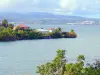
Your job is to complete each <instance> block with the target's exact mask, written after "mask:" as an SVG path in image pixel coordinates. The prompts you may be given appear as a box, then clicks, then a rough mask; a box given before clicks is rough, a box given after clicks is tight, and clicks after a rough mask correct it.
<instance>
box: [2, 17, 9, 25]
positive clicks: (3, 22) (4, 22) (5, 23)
mask: <svg viewBox="0 0 100 75" xmlns="http://www.w3.org/2000/svg"><path fill="white" fill-rule="evenodd" d="M2 26H4V27H8V21H7V20H6V19H4V20H3V21H2Z"/></svg>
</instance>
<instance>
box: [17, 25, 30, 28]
mask: <svg viewBox="0 0 100 75" xmlns="http://www.w3.org/2000/svg"><path fill="white" fill-rule="evenodd" d="M18 26H19V27H21V28H29V27H28V26H25V25H24V24H20V25H18Z"/></svg>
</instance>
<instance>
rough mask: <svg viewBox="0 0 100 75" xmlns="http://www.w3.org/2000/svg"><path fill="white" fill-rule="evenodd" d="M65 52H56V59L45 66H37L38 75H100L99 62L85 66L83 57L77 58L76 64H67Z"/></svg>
mask: <svg viewBox="0 0 100 75" xmlns="http://www.w3.org/2000/svg"><path fill="white" fill-rule="evenodd" d="M65 53H66V51H65V50H57V55H56V57H55V58H54V59H53V60H52V61H51V62H47V63H46V64H43V65H40V66H38V67H37V68H38V70H37V73H39V75H100V61H99V60H97V61H96V62H95V63H94V64H93V65H92V64H87V65H86V66H84V65H85V63H84V62H85V57H84V55H80V56H78V58H77V61H76V63H67V59H66V57H65Z"/></svg>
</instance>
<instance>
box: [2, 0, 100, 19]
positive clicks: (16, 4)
mask: <svg viewBox="0 0 100 75" xmlns="http://www.w3.org/2000/svg"><path fill="white" fill-rule="evenodd" d="M0 11H1V12H21V13H22V12H24V13H27V12H49V13H54V14H63V15H78V16H87V17H100V15H99V14H100V0H0Z"/></svg>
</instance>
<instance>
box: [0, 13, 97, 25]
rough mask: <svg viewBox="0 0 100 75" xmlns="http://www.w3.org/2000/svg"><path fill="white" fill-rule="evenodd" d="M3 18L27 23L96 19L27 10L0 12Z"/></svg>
mask: <svg viewBox="0 0 100 75" xmlns="http://www.w3.org/2000/svg"><path fill="white" fill-rule="evenodd" d="M4 18H6V19H8V21H11V22H12V21H13V22H27V23H33V22H38V23H50V22H51V23H66V22H77V21H81V20H98V19H90V18H85V17H80V16H68V15H57V14H52V13H46V12H29V13H11V12H0V20H3V19H4Z"/></svg>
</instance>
